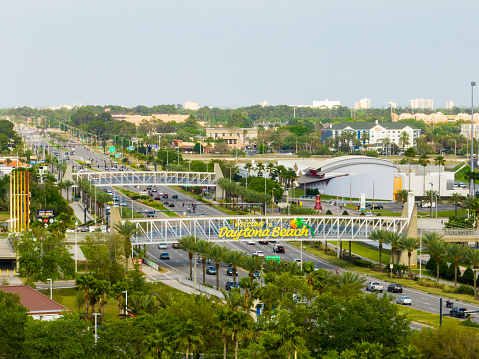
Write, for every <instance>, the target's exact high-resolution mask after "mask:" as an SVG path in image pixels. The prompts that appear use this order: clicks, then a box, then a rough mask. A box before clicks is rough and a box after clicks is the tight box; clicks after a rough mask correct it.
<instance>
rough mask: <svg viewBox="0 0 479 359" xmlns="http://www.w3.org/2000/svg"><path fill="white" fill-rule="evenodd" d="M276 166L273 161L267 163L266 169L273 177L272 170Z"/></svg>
mask: <svg viewBox="0 0 479 359" xmlns="http://www.w3.org/2000/svg"><path fill="white" fill-rule="evenodd" d="M275 167H276V166H275V165H274V163H273V162H270V163H268V164H267V165H266V169H267V170H268V171H269V178H271V171H273V169H274V168H275Z"/></svg>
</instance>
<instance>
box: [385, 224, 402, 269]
mask: <svg viewBox="0 0 479 359" xmlns="http://www.w3.org/2000/svg"><path fill="white" fill-rule="evenodd" d="M401 237H402V234H401V233H396V232H387V233H386V240H385V243H387V244H389V245H390V246H391V263H393V264H394V263H396V262H397V261H398V260H399V256H398V253H397V249H396V248H397V245H398V243H399V241H400V240H401ZM395 257H397V258H395Z"/></svg>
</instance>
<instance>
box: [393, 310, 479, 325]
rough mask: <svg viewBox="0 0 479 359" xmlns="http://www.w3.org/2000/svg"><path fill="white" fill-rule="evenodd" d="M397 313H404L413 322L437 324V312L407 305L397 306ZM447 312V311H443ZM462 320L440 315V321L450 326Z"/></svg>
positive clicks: (458, 323)
mask: <svg viewBox="0 0 479 359" xmlns="http://www.w3.org/2000/svg"><path fill="white" fill-rule="evenodd" d="M399 313H400V314H405V315H406V316H407V318H408V319H409V320H411V321H413V322H416V323H421V324H425V325H426V326H431V327H438V326H439V314H433V313H429V312H425V311H423V310H419V309H414V308H411V307H407V306H402V305H400V306H399ZM444 313H447V312H444ZM461 322H462V320H460V319H457V318H452V317H442V323H443V324H447V325H451V326H454V327H456V326H459V325H460V324H461ZM470 329H471V330H478V328H473V327H471V328H470Z"/></svg>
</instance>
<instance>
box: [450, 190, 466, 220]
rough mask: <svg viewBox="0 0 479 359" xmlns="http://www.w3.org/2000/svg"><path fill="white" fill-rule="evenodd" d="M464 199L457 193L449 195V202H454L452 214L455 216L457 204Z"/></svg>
mask: <svg viewBox="0 0 479 359" xmlns="http://www.w3.org/2000/svg"><path fill="white" fill-rule="evenodd" d="M463 199H464V197H463V196H461V195H460V194H459V193H453V194H452V195H451V197H449V201H448V202H449V203H451V204H454V216H457V205H458V204H459V203H461V201H462V200H463Z"/></svg>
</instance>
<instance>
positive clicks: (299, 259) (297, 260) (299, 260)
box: [293, 258, 301, 263]
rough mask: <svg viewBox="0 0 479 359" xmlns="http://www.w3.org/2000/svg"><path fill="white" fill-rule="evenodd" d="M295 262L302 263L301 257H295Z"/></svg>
mask: <svg viewBox="0 0 479 359" xmlns="http://www.w3.org/2000/svg"><path fill="white" fill-rule="evenodd" d="M293 262H298V263H301V258H295V259H293Z"/></svg>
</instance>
